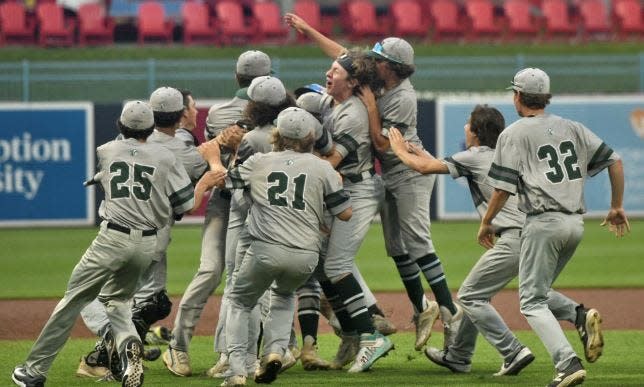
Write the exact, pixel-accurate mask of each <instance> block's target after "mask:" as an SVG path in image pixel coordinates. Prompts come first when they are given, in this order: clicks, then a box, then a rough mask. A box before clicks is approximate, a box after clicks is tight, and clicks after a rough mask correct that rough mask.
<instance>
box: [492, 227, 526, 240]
mask: <svg viewBox="0 0 644 387" xmlns="http://www.w3.org/2000/svg"><path fill="white" fill-rule="evenodd" d="M512 230H514V231H518V232H519V236H521V232H522V230H521V229H520V228H516V227H510V228H504V229H503V230H499V231H497V232H496V233H494V236H495V237H497V238H500V237H501V235H503V234H504V233H505V232H506V231H512Z"/></svg>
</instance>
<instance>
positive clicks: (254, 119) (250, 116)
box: [244, 93, 295, 128]
mask: <svg viewBox="0 0 644 387" xmlns="http://www.w3.org/2000/svg"><path fill="white" fill-rule="evenodd" d="M291 106H295V100H294V99H293V96H292V95H291V94H289V93H286V99H285V100H284V102H282V103H281V104H280V105H278V106H271V105H269V104H266V103H262V102H255V101H248V105H246V108H245V109H244V118H245V119H246V120H248V121H250V123H251V126H252V127H253V128H256V127H258V126H264V125H269V124H272V123H273V121H275V119H276V118H277V115H278V114H280V112H281V111H282V110H284V109H286V108H288V107H291Z"/></svg>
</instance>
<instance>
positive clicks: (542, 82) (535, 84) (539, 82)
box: [506, 67, 550, 94]
mask: <svg viewBox="0 0 644 387" xmlns="http://www.w3.org/2000/svg"><path fill="white" fill-rule="evenodd" d="M506 89H507V90H516V91H520V92H522V93H526V94H548V93H550V77H548V74H546V73H545V71H543V70H541V69H538V68H532V67H529V68H525V69H523V70H520V71H519V72H518V73H516V74H515V75H514V79H512V85H511V86H509V87H507V88H506Z"/></svg>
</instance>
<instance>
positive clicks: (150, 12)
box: [138, 0, 174, 44]
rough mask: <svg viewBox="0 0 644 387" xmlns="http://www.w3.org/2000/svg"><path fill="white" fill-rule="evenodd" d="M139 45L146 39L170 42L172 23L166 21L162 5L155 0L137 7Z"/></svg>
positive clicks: (148, 0)
mask: <svg viewBox="0 0 644 387" xmlns="http://www.w3.org/2000/svg"><path fill="white" fill-rule="evenodd" d="M138 27H139V39H138V42H139V44H143V43H145V42H146V40H147V39H152V40H157V41H161V42H166V43H171V42H172V30H173V29H174V22H173V21H172V20H166V18H165V9H164V8H163V5H162V4H161V3H159V2H157V1H155V0H147V1H145V2H143V3H141V5H140V6H139V19H138Z"/></svg>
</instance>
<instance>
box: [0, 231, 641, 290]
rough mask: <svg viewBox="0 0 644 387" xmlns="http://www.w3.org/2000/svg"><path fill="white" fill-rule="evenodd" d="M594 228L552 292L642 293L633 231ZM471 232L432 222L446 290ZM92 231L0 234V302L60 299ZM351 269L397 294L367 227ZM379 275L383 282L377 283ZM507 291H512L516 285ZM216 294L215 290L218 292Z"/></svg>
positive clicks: (195, 258) (190, 246)
mask: <svg viewBox="0 0 644 387" xmlns="http://www.w3.org/2000/svg"><path fill="white" fill-rule="evenodd" d="M599 223H600V222H599V220H597V219H589V220H587V221H586V232H585V235H584V239H583V241H582V243H581V246H580V247H579V248H578V250H577V253H576V255H575V257H574V258H573V259H572V261H571V262H570V263H569V264H568V266H567V267H566V270H564V272H563V274H562V275H561V277H560V278H559V279H558V280H557V282H556V283H555V285H556V287H559V288H581V287H585V288H602V287H607V288H622V287H644V277H643V276H642V274H641V273H642V272H643V271H644V261H642V259H641V240H639V239H638V235H640V234H641V232H640V231H639V230H641V229H642V228H644V221H643V220H634V221H632V222H631V226H632V229H633V232H632V234H631V235H629V236H627V237H625V238H623V239H620V240H616V239H615V237H614V236H613V235H612V234H610V233H608V232H607V231H606V230H605V229H604V228H602V227H600V226H599ZM477 230H478V224H477V223H474V222H435V223H433V224H432V237H433V239H434V243H435V245H436V249H437V253H438V255H439V257H440V258H441V261H442V262H443V265H444V268H445V271H446V273H447V276H448V281H449V286H450V287H451V288H452V289H454V290H455V289H457V288H458V287H459V286H460V284H461V282H462V281H463V279H464V278H465V276H466V275H467V273H468V271H469V270H470V268H471V267H472V266H473V265H474V263H475V262H476V260H477V259H478V258H479V257H480V256H481V254H482V253H483V251H484V250H483V248H482V247H480V246H479V245H478V244H477V243H476V232H477ZM96 231H97V229H96V228H42V229H33V230H28V229H3V230H2V231H0V246H3V249H2V257H1V259H0V283H2V287H0V298H59V297H62V295H63V292H64V290H65V286H66V284H67V280H68V278H69V274H70V272H71V270H72V269H73V267H74V265H75V264H76V263H77V262H78V260H79V259H80V257H81V256H82V254H83V253H84V252H85V249H86V248H87V247H88V246H89V244H90V243H91V241H92V239H93V238H94V236H95V234H96ZM200 248H201V227H200V226H178V227H175V229H174V230H173V237H172V243H171V245H170V249H169V251H168V257H169V259H168V261H169V262H168V290H169V292H170V293H171V294H173V295H180V294H182V293H183V291H184V290H185V288H186V286H187V285H188V283H189V282H190V280H191V278H192V276H193V275H194V273H195V271H196V269H197V267H198V264H199V253H200ZM357 261H358V266H359V267H360V270H361V271H362V273H363V275H364V277H365V278H366V280H367V282H368V283H369V285H370V286H371V289H372V290H374V291H402V290H403V287H402V283H401V281H400V279H399V277H398V274H397V272H396V270H395V268H394V265H393V262H392V261H391V259H390V258H388V257H386V253H385V249H384V241H383V239H382V231H381V227H380V225H373V226H372V227H371V229H370V231H369V234H368V235H367V238H366V240H365V242H364V243H363V245H362V248H361V249H360V252H359V254H358V260H357ZM383 273H386V274H387V275H383ZM510 286H514V287H516V281H515V282H513V283H511V284H510ZM219 291H221V287H220V289H219Z"/></svg>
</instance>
